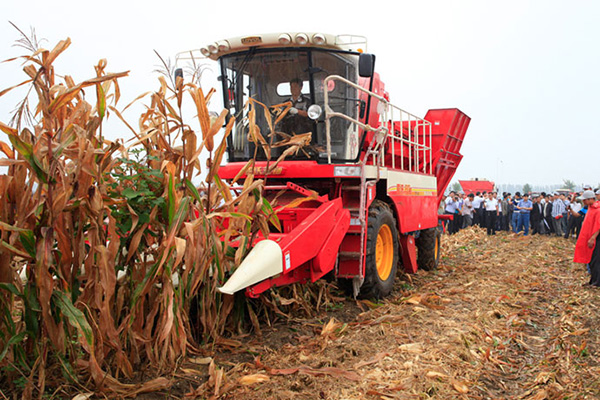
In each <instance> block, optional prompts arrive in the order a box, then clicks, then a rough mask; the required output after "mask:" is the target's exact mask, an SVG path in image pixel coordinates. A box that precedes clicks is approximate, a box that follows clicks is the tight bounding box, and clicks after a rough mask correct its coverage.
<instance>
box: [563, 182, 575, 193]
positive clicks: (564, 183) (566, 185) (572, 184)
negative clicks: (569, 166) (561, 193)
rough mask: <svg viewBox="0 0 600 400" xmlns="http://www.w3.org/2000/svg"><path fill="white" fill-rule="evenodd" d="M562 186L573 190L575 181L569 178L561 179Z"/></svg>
mask: <svg viewBox="0 0 600 400" xmlns="http://www.w3.org/2000/svg"><path fill="white" fill-rule="evenodd" d="M563 188H565V189H569V190H570V191H574V190H575V182H573V181H572V180H570V179H563Z"/></svg>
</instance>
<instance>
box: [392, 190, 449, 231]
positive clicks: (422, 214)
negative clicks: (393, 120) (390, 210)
mask: <svg viewBox="0 0 600 400" xmlns="http://www.w3.org/2000/svg"><path fill="white" fill-rule="evenodd" d="M389 195H390V198H391V199H392V200H393V201H394V207H396V215H397V216H398V230H399V231H400V232H401V233H408V232H414V231H418V230H421V229H428V228H433V227H434V226H437V221H438V214H437V210H438V204H439V203H438V200H437V197H436V196H402V195H400V196H398V195H394V194H393V193H389Z"/></svg>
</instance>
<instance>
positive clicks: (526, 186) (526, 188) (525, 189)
mask: <svg viewBox="0 0 600 400" xmlns="http://www.w3.org/2000/svg"><path fill="white" fill-rule="evenodd" d="M525 193H531V185H530V184H529V183H526V184H524V185H523V194H525Z"/></svg>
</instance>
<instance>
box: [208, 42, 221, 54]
mask: <svg viewBox="0 0 600 400" xmlns="http://www.w3.org/2000/svg"><path fill="white" fill-rule="evenodd" d="M208 51H210V54H217V53H218V52H219V45H218V44H216V43H213V44H209V45H208Z"/></svg>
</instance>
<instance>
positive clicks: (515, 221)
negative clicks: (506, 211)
mask: <svg viewBox="0 0 600 400" xmlns="http://www.w3.org/2000/svg"><path fill="white" fill-rule="evenodd" d="M519 201H521V193H519V192H517V193H515V198H514V199H512V219H511V221H510V226H511V227H512V230H513V232H514V233H517V232H518V231H517V225H518V224H519V214H520V212H519V209H518V208H517V205H518V204H519Z"/></svg>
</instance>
